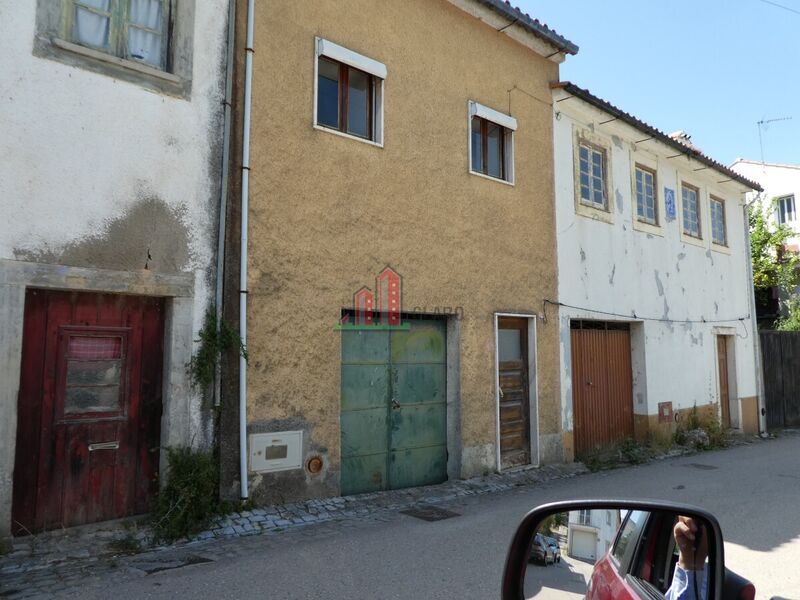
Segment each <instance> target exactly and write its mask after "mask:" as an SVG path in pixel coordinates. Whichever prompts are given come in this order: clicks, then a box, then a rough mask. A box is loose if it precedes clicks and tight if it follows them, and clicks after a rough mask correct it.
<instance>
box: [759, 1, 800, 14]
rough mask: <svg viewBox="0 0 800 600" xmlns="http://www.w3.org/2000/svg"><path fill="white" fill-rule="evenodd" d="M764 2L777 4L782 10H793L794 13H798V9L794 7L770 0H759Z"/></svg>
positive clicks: (799, 11) (799, 12)
mask: <svg viewBox="0 0 800 600" xmlns="http://www.w3.org/2000/svg"><path fill="white" fill-rule="evenodd" d="M760 1H761V2H763V3H764V4H771V5H772V6H777V7H778V8H782V9H783V10H788V11H789V12H793V13H794V14H796V15H800V10H797V9H796V8H791V7H789V6H784V5H783V4H778V3H777V2H772V0H760Z"/></svg>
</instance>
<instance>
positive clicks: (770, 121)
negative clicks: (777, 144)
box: [756, 117, 792, 165]
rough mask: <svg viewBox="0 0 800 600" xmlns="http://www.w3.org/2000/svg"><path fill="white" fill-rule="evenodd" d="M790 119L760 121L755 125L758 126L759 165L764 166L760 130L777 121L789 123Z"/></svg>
mask: <svg viewBox="0 0 800 600" xmlns="http://www.w3.org/2000/svg"><path fill="white" fill-rule="evenodd" d="M791 120H792V117H778V118H776V119H761V120H760V121H758V122H757V123H756V125H758V146H759V147H760V148H761V164H762V165H765V164H766V163H765V162H764V141H763V139H762V137H761V130H762V129H766V128H767V126H768V125H769V124H770V123H775V122H777V121H791Z"/></svg>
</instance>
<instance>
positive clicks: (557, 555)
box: [544, 537, 561, 563]
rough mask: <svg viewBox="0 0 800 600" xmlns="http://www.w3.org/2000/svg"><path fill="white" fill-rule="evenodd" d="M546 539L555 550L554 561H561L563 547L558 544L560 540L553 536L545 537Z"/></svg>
mask: <svg viewBox="0 0 800 600" xmlns="http://www.w3.org/2000/svg"><path fill="white" fill-rule="evenodd" d="M544 541H545V542H547V545H548V546H550V548H551V549H552V550H553V562H554V563H557V562H561V547H560V546H559V545H558V540H557V539H555V538H551V537H545V538H544Z"/></svg>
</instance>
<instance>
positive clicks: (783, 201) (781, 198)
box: [775, 194, 797, 225]
mask: <svg viewBox="0 0 800 600" xmlns="http://www.w3.org/2000/svg"><path fill="white" fill-rule="evenodd" d="M787 200H788V201H791V203H792V218H791V219H784V220H781V207H782V206H783V207H784V211H783V212H784V214H788V211H786V209H785V204H786V201H787ZM775 221H777V222H778V224H779V225H788V224H789V223H794V222H796V221H797V204H796V201H795V197H794V194H786V195H784V196H779V197H778V198H777V199H776V202H775Z"/></svg>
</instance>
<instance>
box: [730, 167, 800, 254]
mask: <svg viewBox="0 0 800 600" xmlns="http://www.w3.org/2000/svg"><path fill="white" fill-rule="evenodd" d="M731 169H733V170H734V171H736V172H737V173H740V174H741V175H744V176H745V177H747V178H748V179H751V180H753V181H757V182H758V183H760V184H761V187H763V188H764V191H763V193H761V194H760V195H759V194H756V193H755V192H753V193H751V194H748V200H750V199H753V198H755V197H756V196H757V195H759V196H760V200H761V206H762V208H763V209H764V210H765V211H769V216H770V219H771V221H772V222H773V223H776V222H777V218H776V214H775V213H774V212H772V210H771V209H770V207H771V202H772V200H773V199H775V198H779V197H781V196H788V195H790V194H794V201H795V210H797V209H798V208H800V205H798V203H800V165H781V164H774V163H766V164H762V163H760V162H758V161H753V160H745V159H742V158H740V159H737V160H736V162H734V163H733V164H732V165H731ZM787 225H788V226H789V227H790V228H791V229H792V231H794V232H795V233H796V234H797V235H796V236H795V237H793V238H790V239H789V240H788V241H787V244H788V245H794V246H800V218H799V217H797V215H795V221H794V222H790V223H787Z"/></svg>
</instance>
